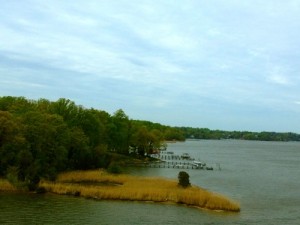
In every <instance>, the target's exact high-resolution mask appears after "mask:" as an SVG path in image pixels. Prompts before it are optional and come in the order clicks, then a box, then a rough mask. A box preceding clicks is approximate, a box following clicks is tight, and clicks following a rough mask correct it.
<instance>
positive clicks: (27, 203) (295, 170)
mask: <svg viewBox="0 0 300 225" xmlns="http://www.w3.org/2000/svg"><path fill="white" fill-rule="evenodd" d="M168 151H173V152H174V153H175V154H182V153H185V152H186V153H189V154H190V155H191V156H192V157H194V158H196V159H200V160H202V161H204V162H206V163H207V164H208V165H211V166H213V167H214V168H215V170H214V171H206V170H186V171H187V172H188V173H189V174H190V181H191V183H192V184H195V185H199V186H202V187H204V188H207V189H209V190H212V191H215V192H219V193H222V194H224V195H226V196H228V197H230V198H232V199H234V200H236V201H238V202H240V204H241V209H242V211H241V212H240V213H216V212H211V211H206V210H199V209H196V208H191V207H185V206H180V205H175V204H154V203H141V202H122V201H95V200H89V199H84V198H76V197H68V196H57V195H50V194H46V195H34V194H7V193H0V224H300V213H299V206H300V179H299V172H300V143H297V142H288V143H286V142H256V141H232V140H230V141H227V140H226V141H203V140H201V141H187V142H182V143H171V144H169V145H168ZM217 164H218V165H220V168H221V170H218V169H217V168H218V167H219V166H217ZM128 171H129V172H130V173H133V174H136V175H144V176H163V177H169V178H174V179H176V177H177V174H178V172H179V170H178V169H168V168H166V169H163V168H130V169H128Z"/></svg>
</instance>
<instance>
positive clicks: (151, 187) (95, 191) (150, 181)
mask: <svg viewBox="0 0 300 225" xmlns="http://www.w3.org/2000/svg"><path fill="white" fill-rule="evenodd" d="M40 187H44V188H45V189H46V190H47V191H49V192H53V193H57V194H68V195H80V196H83V197H86V198H94V199H107V200H128V201H153V202H173V203H179V204H186V205H189V206H195V207H200V208H206V209H211V210H223V211H234V212H238V211H240V206H239V204H237V203H236V202H234V201H232V200H230V199H228V198H226V197H224V196H222V195H219V194H216V193H212V192H209V191H207V190H204V189H202V188H200V187H197V186H191V187H189V188H181V187H179V186H178V185H177V181H176V180H169V179H162V178H155V177H151V178H150V177H137V176H130V175H112V174H108V173H106V172H105V171H103V170H92V171H73V172H67V173H62V174H60V175H59V176H58V178H57V180H56V182H48V181H41V183H40Z"/></svg>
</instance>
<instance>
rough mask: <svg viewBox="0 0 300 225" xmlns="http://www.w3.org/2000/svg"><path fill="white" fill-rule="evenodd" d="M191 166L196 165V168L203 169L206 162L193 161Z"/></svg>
mask: <svg viewBox="0 0 300 225" xmlns="http://www.w3.org/2000/svg"><path fill="white" fill-rule="evenodd" d="M192 165H193V166H195V167H197V168H198V169H203V168H204V167H205V166H206V163H203V162H200V161H194V162H193V163H192Z"/></svg>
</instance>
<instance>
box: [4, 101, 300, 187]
mask: <svg viewBox="0 0 300 225" xmlns="http://www.w3.org/2000/svg"><path fill="white" fill-rule="evenodd" d="M186 138H195V139H245V140H274V141H300V135H298V134H294V133H268V132H262V133H253V132H237V131H234V132H227V131H212V130H209V129H206V128H188V127H171V126H166V125H162V124H159V123H153V122H150V121H140V120H134V119H130V118H129V117H128V116H127V115H126V114H125V112H124V111H123V110H122V109H119V110H117V111H116V112H114V113H113V114H112V115H110V114H109V113H107V112H105V111H102V110H98V109H94V108H89V109H87V108H84V107H83V106H81V105H76V104H75V102H73V101H71V100H69V99H64V98H61V99H58V100H57V101H49V100H47V99H42V98H41V99H39V100H30V99H26V98H25V97H12V96H4V97H0V177H6V178H7V179H8V180H9V181H10V182H11V183H13V184H15V185H17V186H18V185H19V186H26V187H28V188H29V189H31V190H34V189H35V188H36V186H37V184H38V182H39V181H40V179H41V178H44V179H48V180H54V179H55V178H56V175H57V174H58V173H59V172H62V171H68V170H86V169H94V168H107V169H114V168H116V167H117V166H118V165H116V164H117V163H118V162H120V161H122V160H123V159H124V158H126V160H128V159H129V160H134V159H137V158H140V159H143V158H144V157H145V156H147V155H148V154H151V153H153V152H157V150H159V149H165V148H166V142H165V141H184V140H185V139H186Z"/></svg>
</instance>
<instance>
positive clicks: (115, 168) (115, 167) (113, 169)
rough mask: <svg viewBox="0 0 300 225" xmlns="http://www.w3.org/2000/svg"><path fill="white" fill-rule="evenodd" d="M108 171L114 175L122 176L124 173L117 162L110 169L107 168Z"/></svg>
mask: <svg viewBox="0 0 300 225" xmlns="http://www.w3.org/2000/svg"><path fill="white" fill-rule="evenodd" d="M107 171H108V172H109V173H114V174H120V173H122V168H121V166H120V165H119V164H117V163H115V162H112V163H111V164H110V165H109V166H108V168H107Z"/></svg>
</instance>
